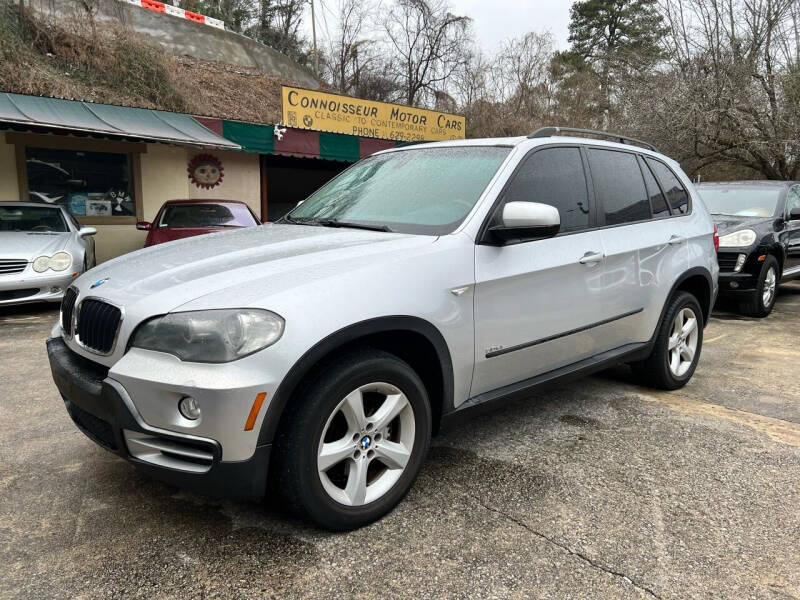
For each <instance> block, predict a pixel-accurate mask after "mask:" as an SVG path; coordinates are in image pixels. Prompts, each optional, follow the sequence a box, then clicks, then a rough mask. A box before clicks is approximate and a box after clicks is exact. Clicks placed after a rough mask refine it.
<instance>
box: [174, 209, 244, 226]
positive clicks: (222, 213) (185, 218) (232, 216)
mask: <svg viewBox="0 0 800 600" xmlns="http://www.w3.org/2000/svg"><path fill="white" fill-rule="evenodd" d="M253 225H257V223H256V221H255V220H254V219H253V215H252V214H251V213H250V211H249V210H248V209H247V207H246V206H244V205H242V204H169V205H167V207H166V208H165V209H164V212H163V213H162V214H161V218H160V219H159V220H158V226H159V227H251V226H253Z"/></svg>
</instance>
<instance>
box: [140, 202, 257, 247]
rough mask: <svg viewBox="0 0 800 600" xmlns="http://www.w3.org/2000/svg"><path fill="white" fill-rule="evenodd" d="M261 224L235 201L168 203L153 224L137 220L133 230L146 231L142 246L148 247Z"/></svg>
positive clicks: (247, 209)
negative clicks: (231, 228) (232, 228)
mask: <svg viewBox="0 0 800 600" xmlns="http://www.w3.org/2000/svg"><path fill="white" fill-rule="evenodd" d="M260 224H261V223H260V222H259V220H258V217H256V216H255V215H254V214H253V211H252V210H250V207H249V206H247V204H245V203H244V202H240V201H238V200H169V201H167V202H165V203H164V206H162V207H161V209H160V210H159V211H158V214H157V215H156V218H155V220H154V221H153V222H152V223H150V222H148V221H139V222H138V223H136V229H139V230H141V231H147V232H148V233H147V241H145V243H144V247H145V248H147V247H148V246H155V245H156V244H163V243H164V242H171V241H172V240H179V239H181V238H186V237H192V236H194V235H202V234H204V233H213V232H215V231H223V230H225V229H227V228H229V227H253V226H254V225H260Z"/></svg>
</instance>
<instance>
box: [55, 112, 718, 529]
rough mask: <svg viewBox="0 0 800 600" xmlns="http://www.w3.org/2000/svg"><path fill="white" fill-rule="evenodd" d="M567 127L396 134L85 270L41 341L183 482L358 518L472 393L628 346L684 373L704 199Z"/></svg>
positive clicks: (95, 413) (106, 420) (72, 396)
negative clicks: (330, 169)
mask: <svg viewBox="0 0 800 600" xmlns="http://www.w3.org/2000/svg"><path fill="white" fill-rule="evenodd" d="M565 132H566V133H573V134H575V133H576V131H565V130H559V129H558V128H547V129H544V130H540V131H537V132H536V133H534V134H532V135H531V136H529V137H521V138H504V139H487V140H467V141H458V142H443V143H434V144H425V145H417V146H409V147H405V148H398V149H393V150H391V151H387V152H382V153H379V154H376V155H374V156H372V157H370V158H367V159H365V160H362V161H361V162H359V163H357V164H355V165H354V166H352V167H351V168H349V169H347V170H346V171H344V172H343V173H342V174H341V175H339V176H338V177H337V178H335V179H333V180H332V181H331V182H329V183H328V184H326V185H325V186H324V187H322V188H321V189H320V190H319V191H317V192H316V193H314V194H313V195H312V196H310V197H309V198H308V199H307V200H306V201H304V202H303V203H301V204H300V205H298V206H297V207H296V208H295V209H294V210H293V211H291V213H290V214H289V215H287V216H286V217H285V218H284V219H282V220H281V221H280V222H279V223H275V224H268V225H264V226H261V227H256V228H250V229H244V230H239V231H234V232H226V233H220V234H212V235H208V236H203V237H202V238H192V239H187V240H181V241H177V242H173V243H169V244H164V245H159V246H155V247H152V248H147V249H144V250H140V251H138V252H134V253H132V254H129V255H126V256H122V257H120V258H117V259H115V260H112V261H110V262H107V263H104V264H102V265H100V266H99V267H97V268H95V269H92V270H91V271H90V272H89V273H88V274H85V275H83V276H81V277H79V278H78V279H77V280H76V281H75V282H74V284H73V285H72V286H71V287H70V288H69V290H68V292H67V294H66V296H65V298H64V301H63V304H62V309H61V318H60V322H59V323H58V324H57V325H56V326H55V327H54V328H53V331H52V335H51V339H49V340H48V342H47V346H48V354H49V357H50V364H51V367H52V372H53V377H54V379H55V382H56V384H57V386H58V389H59V390H60V392H61V395H62V397H63V399H64V402H65V404H66V408H67V410H68V412H69V414H70V416H71V417H72V419H73V420H74V422H75V423H76V425H77V426H78V427H79V428H80V429H81V430H82V431H83V432H84V433H85V434H87V435H88V436H89V437H90V438H91V439H92V440H94V441H95V442H97V443H98V444H100V445H101V446H103V447H105V448H106V449H108V450H110V451H112V452H115V453H117V454H118V455H120V456H122V457H123V458H125V459H127V460H129V461H131V462H132V463H134V464H135V465H136V466H137V467H139V468H141V469H143V470H145V471H148V472H150V473H151V474H152V475H153V476H155V477H158V478H161V479H163V480H166V481H168V482H170V483H172V484H175V485H178V486H182V487H186V488H191V489H195V490H197V491H200V492H203V493H211V494H218V495H225V496H228V497H238V498H248V499H259V498H262V497H264V496H265V494H269V495H274V494H279V495H281V496H283V497H284V498H285V499H286V500H287V501H288V502H287V504H289V505H290V506H291V507H292V508H293V509H295V510H296V511H297V512H299V513H300V514H301V515H302V516H305V517H306V518H309V519H311V520H312V521H313V522H315V523H317V524H318V525H320V526H323V527H326V528H330V529H349V528H354V527H358V526H361V525H363V524H365V523H368V522H370V521H372V520H375V519H377V518H379V517H381V516H382V515H384V514H385V513H387V512H388V511H389V510H391V509H392V507H394V506H395V505H396V504H397V503H398V502H399V501H400V500H401V499H402V498H403V496H404V495H405V494H406V492H408V490H409V488H410V487H411V485H412V484H413V482H414V479H415V478H416V476H417V474H418V472H419V470H420V467H421V465H422V463H423V460H424V458H425V454H426V452H427V449H428V445H429V442H430V439H431V435H432V434H434V433H435V432H437V431H438V430H439V429H440V428H441V427H442V425H443V424H444V423H445V422H448V421H451V422H452V420H454V418H455V417H463V416H464V415H468V414H469V412H470V410H471V409H473V408H475V407H479V406H483V405H485V404H487V403H499V402H501V401H506V400H509V399H512V398H517V397H524V396H527V395H530V394H531V392H533V391H534V390H536V389H537V388H540V387H541V386H544V385H546V384H550V383H553V382H554V381H557V380H562V379H564V378H574V377H578V376H581V375H585V374H587V373H590V372H593V371H597V370H599V369H602V368H605V367H607V366H610V365H612V364H615V363H628V364H630V365H631V366H632V368H633V369H634V370H635V371H636V372H638V373H639V374H640V376H641V378H642V381H643V382H645V383H647V384H650V385H652V386H655V387H658V388H662V389H675V388H679V387H681V386H683V385H684V384H686V382H687V381H688V380H689V379H690V378H691V377H692V374H693V373H694V370H695V367H696V366H697V362H698V359H699V357H700V350H701V347H702V342H703V327H704V325H705V323H706V321H707V320H708V315H709V311H710V309H711V306H712V305H713V303H714V299H715V297H716V294H717V271H718V269H717V261H716V255H715V235H716V234H715V231H714V225H713V224H712V221H711V218H710V217H709V215H708V213H707V211H706V209H705V208H704V207H703V205H702V202H701V200H700V199H699V197H698V195H697V194H696V193H695V191H694V189H693V188H692V185H691V182H690V181H689V179H688V178H687V177H686V175H685V174H684V173H683V172H682V171H681V169H680V168H679V167H678V165H677V164H676V163H675V162H674V161H672V160H670V159H669V158H666V157H665V156H662V155H661V154H658V153H657V152H655V151H654V150H652V149H649V148H648V147H646V145H643V144H642V143H637V141H636V140H630V139H628V138H622V137H619V136H617V137H616V138H615V139H616V140H618V141H617V142H608V141H600V140H599V139H596V136H595V137H594V138H588V137H586V136H583V137H577V136H576V137H567V136H564V135H561V134H563V133H565ZM577 133H578V134H579V135H583V133H581V132H577Z"/></svg>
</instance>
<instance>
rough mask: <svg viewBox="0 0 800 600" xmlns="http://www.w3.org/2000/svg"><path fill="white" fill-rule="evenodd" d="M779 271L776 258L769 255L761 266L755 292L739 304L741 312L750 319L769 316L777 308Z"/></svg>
mask: <svg viewBox="0 0 800 600" xmlns="http://www.w3.org/2000/svg"><path fill="white" fill-rule="evenodd" d="M779 269H780V266H779V265H778V261H777V260H776V259H775V257H774V256H772V255H768V256H767V258H766V260H764V264H763V265H762V266H761V272H760V273H759V275H758V284H757V285H756V289H755V291H754V292H753V294H752V295H751V296H749V297H748V298H747V300H744V301H743V302H741V303H740V304H739V310H740V312H742V313H743V314H745V315H747V316H749V317H758V318H764V317H767V316H769V314H770V313H771V312H772V309H773V308H774V307H775V297H776V296H777V295H778V279H779V277H780V275H779V274H778V271H779Z"/></svg>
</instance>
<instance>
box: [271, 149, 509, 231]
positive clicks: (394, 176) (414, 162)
mask: <svg viewBox="0 0 800 600" xmlns="http://www.w3.org/2000/svg"><path fill="white" fill-rule="evenodd" d="M509 152H511V148H509V147H505V146H457V147H439V148H410V149H408V150H402V151H399V152H389V153H387V154H379V155H377V156H372V157H370V158H366V159H364V160H362V161H360V162H358V163H356V164H355V165H353V166H352V167H350V168H349V169H347V170H346V171H344V172H343V173H342V174H341V175H339V176H338V177H336V178H335V179H333V180H331V181H330V182H328V183H327V184H325V185H324V186H322V188H320V189H319V190H317V191H316V192H315V193H314V194H312V195H311V196H310V197H309V198H308V200H306V201H305V202H303V203H302V204H301V205H300V206H298V207H297V208H295V209H294V210H293V211H292V212H291V213H289V215H288V216H287V217H286V218H285V220H286V221H287V222H289V223H309V224H318V225H329V226H335V225H337V224H341V223H347V224H354V223H355V224H361V225H365V226H375V227H384V228H386V229H388V230H390V231H397V232H401V233H417V234H427V235H444V234H447V233H450V232H452V231H453V230H455V229H456V227H458V225H459V224H460V223H461V222H462V221H463V220H464V218H465V217H466V216H467V214H469V212H470V211H471V210H472V208H473V206H475V203H476V202H477V201H478V198H480V196H481V194H482V193H483V191H484V190H485V189H486V186H487V185H488V184H489V182H490V181H491V180H492V177H494V175H495V173H497V170H498V169H499V168H500V165H501V164H503V161H504V160H505V159H506V157H507V156H508V154H509Z"/></svg>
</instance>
